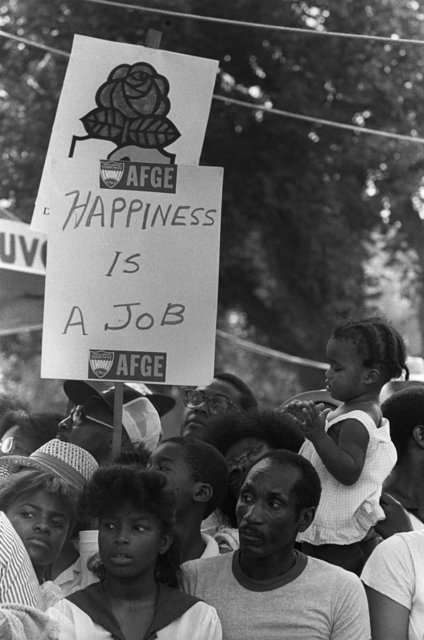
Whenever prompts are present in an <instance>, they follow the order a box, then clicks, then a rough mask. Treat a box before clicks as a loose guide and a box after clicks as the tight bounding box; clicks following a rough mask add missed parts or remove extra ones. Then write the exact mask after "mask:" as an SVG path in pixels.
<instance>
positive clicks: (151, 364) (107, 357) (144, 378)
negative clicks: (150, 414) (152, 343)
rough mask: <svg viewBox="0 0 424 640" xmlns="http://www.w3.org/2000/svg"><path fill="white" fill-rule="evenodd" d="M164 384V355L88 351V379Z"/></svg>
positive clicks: (140, 352)
mask: <svg viewBox="0 0 424 640" xmlns="http://www.w3.org/2000/svg"><path fill="white" fill-rule="evenodd" d="M96 378H97V379H98V378H106V379H108V380H117V381H121V380H131V381H133V382H166V353H161V352H154V351H105V350H101V349H90V354H89V358H88V379H89V380H93V379H96Z"/></svg>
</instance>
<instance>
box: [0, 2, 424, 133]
mask: <svg viewBox="0 0 424 640" xmlns="http://www.w3.org/2000/svg"><path fill="white" fill-rule="evenodd" d="M86 1H91V0H86ZM0 36H2V37H4V38H9V39H10V40H14V41H17V42H22V43H23V44H26V45H28V46H30V47H36V48H38V49H42V50H44V51H49V52H50V53H55V54H58V55H61V56H65V57H67V58H69V56H70V54H69V53H68V52H67V51H62V50H60V49H55V48H53V47H49V46H48V45H45V44H43V43H41V42H37V41H35V40H29V39H28V38H23V37H22V36H17V35H15V34H11V33H8V32H7V31H3V30H1V29H0ZM212 98H213V99H214V100H219V101H221V102H228V103H230V104H235V105H237V106H241V107H246V108H249V109H252V110H254V111H258V110H259V111H263V112H264V113H270V114H273V115H277V116H281V117H285V118H293V119H296V120H303V121H305V122H311V123H315V124H319V125H325V126H328V127H335V128H338V129H345V130H349V131H355V132H356V133H363V134H365V133H366V134H369V135H376V136H384V137H386V138H393V139H396V140H403V141H407V142H414V143H419V144H423V143H424V138H421V137H419V136H409V135H406V134H401V133H395V132H392V131H384V130H382V129H370V128H368V127H359V126H358V125H354V124H348V123H343V122H335V121H334V120H325V119H323V118H317V117H315V116H308V115H305V114H302V113H295V112H292V111H284V110H282V109H275V108H271V107H266V106H264V105H260V104H253V103H252V102H244V101H243V100H236V99H235V98H230V97H229V96H223V95H221V94H217V93H214V94H213V96H212Z"/></svg>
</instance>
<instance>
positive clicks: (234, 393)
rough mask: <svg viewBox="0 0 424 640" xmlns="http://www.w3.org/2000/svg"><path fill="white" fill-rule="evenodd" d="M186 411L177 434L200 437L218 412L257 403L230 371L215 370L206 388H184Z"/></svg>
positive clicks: (241, 408)
mask: <svg viewBox="0 0 424 640" xmlns="http://www.w3.org/2000/svg"><path fill="white" fill-rule="evenodd" d="M183 401H184V405H185V407H186V411H185V414H184V422H183V425H182V429H181V435H183V436H190V437H192V438H198V439H199V440H202V439H203V436H204V433H205V430H206V428H207V427H208V426H209V425H210V424H211V422H213V420H214V419H215V418H216V416H218V415H222V414H223V413H228V412H231V411H235V412H238V411H249V410H251V409H256V408H257V407H258V402H257V400H256V398H255V396H254V394H253V392H252V390H251V389H250V388H249V387H248V386H247V384H246V383H245V382H243V380H241V379H240V378H238V377H237V376H235V375H233V374H232V373H225V372H222V373H216V374H215V376H214V379H213V380H212V382H211V383H210V384H209V385H207V386H206V387H196V388H195V389H190V388H188V389H185V390H184V399H183Z"/></svg>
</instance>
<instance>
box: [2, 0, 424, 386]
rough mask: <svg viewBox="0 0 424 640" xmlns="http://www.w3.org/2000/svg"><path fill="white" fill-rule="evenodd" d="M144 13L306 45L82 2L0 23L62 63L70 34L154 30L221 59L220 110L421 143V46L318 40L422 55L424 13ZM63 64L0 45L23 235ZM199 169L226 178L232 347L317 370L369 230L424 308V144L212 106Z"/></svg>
mask: <svg viewBox="0 0 424 640" xmlns="http://www.w3.org/2000/svg"><path fill="white" fill-rule="evenodd" d="M150 6H151V7H153V8H154V7H156V6H158V7H159V6H160V7H162V8H169V9H172V10H176V11H186V12H191V13H194V14H203V15H210V16H217V17H224V18H229V19H233V20H244V21H250V22H255V23H261V24H275V25H285V26H291V27H295V28H298V27H302V28H309V29H310V30H311V33H310V34H309V35H305V34H299V33H296V32H292V33H288V32H279V31H277V30H273V29H259V28H253V27H250V28H249V27H242V26H235V25H222V24H214V23H210V22H203V21H195V20H190V19H188V18H187V19H183V18H171V17H164V16H161V15H159V14H157V15H155V14H144V13H142V12H138V11H130V10H127V9H119V8H116V7H112V6H111V7H107V6H103V5H98V4H94V3H90V2H88V1H82V0H72V1H71V0H7V1H6V2H4V3H3V5H2V8H1V9H0V22H1V26H2V28H3V29H4V30H7V31H9V32H10V33H15V34H18V35H21V36H23V37H25V38H29V39H31V40H35V41H38V42H42V43H44V44H46V45H49V46H50V47H54V48H57V49H60V50H63V51H70V48H71V43H72V35H73V33H81V34H85V35H90V36H94V37H99V38H103V39H110V40H118V41H125V42H129V43H143V42H144V39H145V36H146V33H147V30H148V29H149V28H154V29H158V30H160V31H161V32H162V34H163V35H162V46H163V48H165V49H168V50H172V51H177V52H182V53H186V54H190V55H195V56H204V57H209V58H215V59H218V60H219V62H220V72H219V75H218V78H217V84H216V93H219V94H221V95H223V96H228V97H230V98H236V99H241V100H244V101H247V102H250V103H252V104H254V105H268V106H270V105H272V106H273V107H275V108H277V109H282V110H285V111H290V112H296V113H300V114H305V115H309V116H312V117H317V118H321V119H327V120H332V121H336V122H340V123H350V124H355V125H357V126H359V127H362V126H366V127H370V128H375V129H380V130H387V131H393V132H397V133H402V134H406V135H418V136H422V137H424V130H423V127H422V126H421V123H422V122H423V121H424V118H423V116H424V106H423V105H424V100H423V77H424V76H423V74H424V71H423V67H424V46H423V45H414V44H408V45H406V44H400V43H397V42H396V41H395V40H393V41H392V42H390V43H382V42H379V41H373V40H361V39H355V38H341V37H326V36H324V35H319V33H320V32H322V31H333V32H349V33H356V34H369V35H373V34H374V35H379V36H387V37H391V36H392V35H393V34H397V36H398V37H401V38H409V39H423V40H424V21H423V18H424V14H422V13H421V10H420V7H419V3H417V2H416V1H415V0H382V1H381V2H380V3H378V4H376V3H373V4H371V3H364V2H361V1H360V0H345V2H341V3H335V2H330V1H329V0H317V2H312V1H309V0H305V1H300V2H275V0H243V1H241V0H234V2H232V3H228V2H226V1H225V0H214V1H213V2H212V1H211V0H202V1H200V0H177V1H174V2H170V0H169V1H168V2H165V1H164V0H163V1H161V2H159V1H157V2H155V1H153V0H151V2H150ZM17 52H18V53H19V55H18V53H17ZM66 62H67V60H66V57H64V56H60V55H55V54H53V53H46V52H45V51H41V50H38V49H35V48H33V47H30V46H25V45H18V44H17V43H16V42H13V41H11V40H7V39H1V40H0V71H1V73H0V149H1V170H2V192H1V195H0V198H2V199H3V200H4V201H6V202H9V206H10V208H11V209H13V210H14V211H15V212H16V213H17V215H19V217H20V218H21V219H22V220H25V221H29V220H30V217H31V214H32V207H33V203H34V199H35V196H36V192H37V186H38V182H39V178H40V175H41V170H42V166H43V160H44V156H45V152H46V149H47V144H48V137H49V131H50V130H51V126H52V123H53V118H54V113H55V108H56V104H57V100H58V96H59V93H60V88H61V84H62V81H63V76H64V72H65V69H66ZM201 163H202V164H208V165H218V166H224V168H225V180H224V196H223V221H222V242H221V265H220V289H219V310H220V311H219V326H221V327H223V328H226V327H227V321H228V314H229V313H230V312H231V311H233V310H235V311H238V312H239V313H241V314H243V318H245V322H244V325H243V330H242V334H243V335H246V336H248V337H251V338H252V337H253V338H254V339H256V340H258V341H260V342H262V343H264V344H268V345H270V346H272V347H274V348H277V349H281V350H283V351H287V352H291V353H294V354H296V355H304V356H306V357H312V358H316V359H323V349H324V345H325V342H326V339H327V336H328V332H329V330H330V328H331V325H332V324H333V323H334V322H336V321H339V320H340V319H343V318H346V317H347V316H349V315H351V314H352V313H356V314H359V313H362V312H363V311H364V310H365V309H366V308H367V304H368V302H369V301H368V300H367V290H368V289H367V287H366V281H367V273H366V269H365V267H366V265H367V260H368V257H369V254H370V248H371V252H372V247H373V244H374V240H373V239H374V238H375V235H373V234H374V233H375V231H376V230H378V231H379V238H380V239H381V238H383V239H384V243H385V246H384V249H385V250H387V252H388V253H387V255H388V256H390V259H391V260H392V261H396V256H397V255H398V256H399V255H400V254H399V252H401V253H402V252H403V251H404V250H405V249H407V250H408V251H409V250H411V251H413V252H415V254H416V256H417V259H416V260H415V261H413V262H412V264H413V265H414V269H415V273H414V275H413V278H412V279H411V280H410V282H409V286H411V283H412V282H413V287H414V290H415V292H416V294H417V297H419V296H420V295H421V289H420V287H421V280H422V275H421V274H422V270H423V267H424V248H423V247H424V243H423V240H424V237H423V233H424V231H423V226H422V221H421V218H420V204H421V201H420V187H421V183H422V175H423V166H424V164H423V163H424V154H423V146H422V145H420V144H417V143H413V142H405V141H399V140H393V139H390V138H385V137H378V136H373V135H369V134H366V133H355V132H352V131H346V130H342V129H337V128H332V127H329V126H323V125H319V124H316V123H307V122H302V121H299V120H295V119H291V118H288V117H281V116H278V115H274V114H267V113H263V112H262V111H260V110H257V109H248V108H243V107H240V106H236V105H231V104H229V103H225V102H222V101H214V102H213V104H212V109H211V115H210V119H209V125H208V129H207V135H206V140H205V144H204V148H203V154H202V158H201ZM373 304H374V302H373ZM423 313H424V312H423ZM422 326H423V327H424V322H423V323H422ZM303 375H304V384H307V383H310V380H311V378H309V379H308V378H307V377H306V375H308V374H307V372H305V373H303ZM289 377H290V376H289ZM290 385H292V381H290Z"/></svg>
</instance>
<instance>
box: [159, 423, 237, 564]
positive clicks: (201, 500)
mask: <svg viewBox="0 0 424 640" xmlns="http://www.w3.org/2000/svg"><path fill="white" fill-rule="evenodd" d="M150 466H151V467H152V468H153V469H156V470H157V471H161V472H162V473H163V474H164V475H165V476H166V478H167V481H168V486H169V487H170V488H172V489H175V490H176V492H177V497H178V502H177V511H176V531H177V535H178V539H179V542H180V546H181V562H185V561H186V560H194V559H196V558H207V557H211V556H215V555H218V554H219V548H218V544H217V543H216V542H215V540H214V539H213V538H212V537H211V536H209V535H207V534H205V533H202V532H201V524H202V520H204V519H205V518H207V517H208V516H209V515H210V514H211V513H212V511H214V510H215V509H216V507H218V506H219V505H220V504H221V502H222V500H223V499H224V498H225V495H226V492H227V485H228V471H227V465H226V462H225V458H224V456H222V455H221V453H219V451H218V450H217V449H215V448H214V447H212V446H211V445H210V444H207V443H206V442H202V441H201V440H197V439H195V438H186V437H182V436H181V437H175V438H169V439H168V440H164V441H163V442H162V443H161V444H160V445H159V446H158V447H157V449H156V450H155V451H154V452H153V453H152V455H151V458H150Z"/></svg>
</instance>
